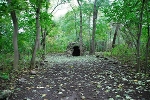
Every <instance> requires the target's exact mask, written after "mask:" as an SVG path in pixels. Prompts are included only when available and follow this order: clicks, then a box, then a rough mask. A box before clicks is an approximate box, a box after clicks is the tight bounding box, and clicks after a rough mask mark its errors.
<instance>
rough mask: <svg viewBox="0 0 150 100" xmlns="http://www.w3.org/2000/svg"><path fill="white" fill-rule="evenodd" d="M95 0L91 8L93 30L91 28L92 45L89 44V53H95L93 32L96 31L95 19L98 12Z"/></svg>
mask: <svg viewBox="0 0 150 100" xmlns="http://www.w3.org/2000/svg"><path fill="white" fill-rule="evenodd" d="M96 3H97V0H95V2H94V8H93V30H92V45H91V47H92V48H91V52H90V53H91V54H92V55H93V54H95V32H96V20H97V14H98V7H97V5H96Z"/></svg>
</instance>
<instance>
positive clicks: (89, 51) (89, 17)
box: [88, 15, 92, 54]
mask: <svg viewBox="0 0 150 100" xmlns="http://www.w3.org/2000/svg"><path fill="white" fill-rule="evenodd" d="M88 23H89V54H90V51H92V50H90V49H91V27H90V26H91V16H90V15H89V22H88Z"/></svg>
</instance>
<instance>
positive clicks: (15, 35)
mask: <svg viewBox="0 0 150 100" xmlns="http://www.w3.org/2000/svg"><path fill="white" fill-rule="evenodd" d="M7 2H8V4H9V5H11V0H7ZM10 15H11V18H12V21H13V27H14V32H13V47H14V62H13V67H14V70H18V69H19V66H18V63H19V51H18V39H17V38H18V33H19V32H18V19H17V16H16V12H15V10H12V11H10Z"/></svg>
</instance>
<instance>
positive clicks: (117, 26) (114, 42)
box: [112, 24, 120, 48]
mask: <svg viewBox="0 0 150 100" xmlns="http://www.w3.org/2000/svg"><path fill="white" fill-rule="evenodd" d="M119 27H120V25H119V24H117V25H116V29H115V34H114V37H113V41H112V48H114V47H115V44H116V38H117V34H118V30H119Z"/></svg>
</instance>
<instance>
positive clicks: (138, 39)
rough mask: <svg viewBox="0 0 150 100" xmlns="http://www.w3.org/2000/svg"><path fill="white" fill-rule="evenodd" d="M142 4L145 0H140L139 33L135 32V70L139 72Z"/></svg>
mask: <svg viewBox="0 0 150 100" xmlns="http://www.w3.org/2000/svg"><path fill="white" fill-rule="evenodd" d="M144 4H145V0H142V7H141V12H140V18H139V33H138V34H137V48H136V50H137V55H136V59H137V69H136V71H137V72H140V42H141V34H142V23H143V10H144Z"/></svg>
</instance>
